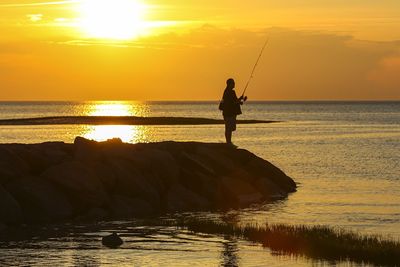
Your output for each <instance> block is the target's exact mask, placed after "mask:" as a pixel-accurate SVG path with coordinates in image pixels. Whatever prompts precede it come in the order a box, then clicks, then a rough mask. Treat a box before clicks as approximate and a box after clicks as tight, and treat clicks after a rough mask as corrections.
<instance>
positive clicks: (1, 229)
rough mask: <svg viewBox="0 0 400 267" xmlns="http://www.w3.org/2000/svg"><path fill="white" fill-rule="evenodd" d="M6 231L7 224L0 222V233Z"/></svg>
mask: <svg viewBox="0 0 400 267" xmlns="http://www.w3.org/2000/svg"><path fill="white" fill-rule="evenodd" d="M6 232H7V225H5V224H3V223H1V222H0V235H1V234H3V233H6Z"/></svg>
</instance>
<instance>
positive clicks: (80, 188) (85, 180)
mask: <svg viewBox="0 0 400 267" xmlns="http://www.w3.org/2000/svg"><path fill="white" fill-rule="evenodd" d="M42 177H43V178H45V179H47V180H48V181H50V182H51V183H52V184H54V185H56V186H57V187H58V188H60V189H61V190H62V191H63V192H64V193H65V194H66V195H67V196H68V198H69V200H70V202H71V203H72V204H73V205H74V207H75V208H77V210H78V211H80V210H82V209H87V208H90V207H101V206H102V205H103V204H104V202H105V201H106V200H107V194H106V192H105V190H104V186H103V184H102V183H101V181H100V179H99V178H98V177H96V175H95V173H94V171H93V170H92V169H90V168H88V167H87V166H85V165H84V164H83V163H81V162H77V161H70V162H64V163H61V164H59V165H55V166H53V167H51V168H49V169H47V170H46V171H45V172H44V173H43V174H42Z"/></svg>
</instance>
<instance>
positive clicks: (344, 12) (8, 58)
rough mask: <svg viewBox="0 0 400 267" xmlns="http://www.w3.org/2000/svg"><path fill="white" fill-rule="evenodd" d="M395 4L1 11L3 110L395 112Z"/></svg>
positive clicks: (7, 5) (94, 3)
mask: <svg viewBox="0 0 400 267" xmlns="http://www.w3.org/2000/svg"><path fill="white" fill-rule="evenodd" d="M399 29H400V1H399V0H379V1H378V0H324V1H321V0H285V1H282V0H248V1H243V0H229V1H228V0H220V1H215V0H214V1H211V0H202V1H192V0H185V1H182V0H179V1H178V0H169V1H161V0H147V1H146V0H140V1H139V0H73V1H57V0H54V1H45V0H37V1H34V0H33V1H29V0H21V1H17V0H4V1H1V2H0V33H1V34H0V100H216V99H218V98H220V97H221V94H222V90H223V89H224V86H225V80H226V79H227V78H229V77H233V78H235V79H236V81H237V91H238V92H239V93H240V92H241V91H242V89H243V87H244V84H245V83H246V80H247V78H248V76H249V75H250V72H251V69H252V67H253V64H254V62H255V60H256V58H257V56H258V54H259V52H260V50H261V47H262V45H263V43H264V42H265V40H266V38H267V36H269V40H270V41H269V44H268V46H267V48H266V50H265V54H264V55H263V58H262V60H261V62H260V65H259V67H258V69H257V70H256V74H255V77H254V80H253V82H252V84H251V85H250V88H249V91H248V95H249V98H250V99H253V100H322V99H323V100H342V99H347V100H353V99H354V100H356V99H363V100H369V99H385V100H400V30H399Z"/></svg>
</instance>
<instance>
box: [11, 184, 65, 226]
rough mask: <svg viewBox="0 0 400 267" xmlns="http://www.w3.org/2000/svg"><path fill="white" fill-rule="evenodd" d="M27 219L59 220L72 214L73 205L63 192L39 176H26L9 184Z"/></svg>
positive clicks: (39, 220)
mask: <svg viewBox="0 0 400 267" xmlns="http://www.w3.org/2000/svg"><path fill="white" fill-rule="evenodd" d="M7 190H8V192H10V194H12V196H13V197H14V198H15V199H16V200H17V201H18V203H19V205H20V206H21V209H22V211H23V214H24V218H25V220H26V221H32V222H46V221H59V220H63V219H67V218H70V217H71V216H72V207H71V204H70V203H69V202H68V200H67V198H66V197H65V196H64V194H63V193H62V192H60V191H59V190H57V189H56V188H55V187H54V186H52V185H51V184H50V183H49V182H47V181H45V180H43V179H39V178H38V177H31V176H26V177H22V178H19V179H16V180H13V181H12V182H10V183H8V184H7Z"/></svg>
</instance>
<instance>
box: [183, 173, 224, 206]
mask: <svg viewBox="0 0 400 267" xmlns="http://www.w3.org/2000/svg"><path fill="white" fill-rule="evenodd" d="M219 180H220V179H219V178H218V177H216V176H211V175H207V174H204V173H203V172H200V171H198V170H192V169H191V168H187V167H183V168H182V170H181V175H180V183H181V184H182V185H184V186H185V187H186V188H188V189H189V190H191V191H193V192H195V193H197V194H199V195H201V196H203V197H205V198H207V199H208V200H209V201H210V202H211V203H214V201H215V198H216V197H217V194H218V183H219Z"/></svg>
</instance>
